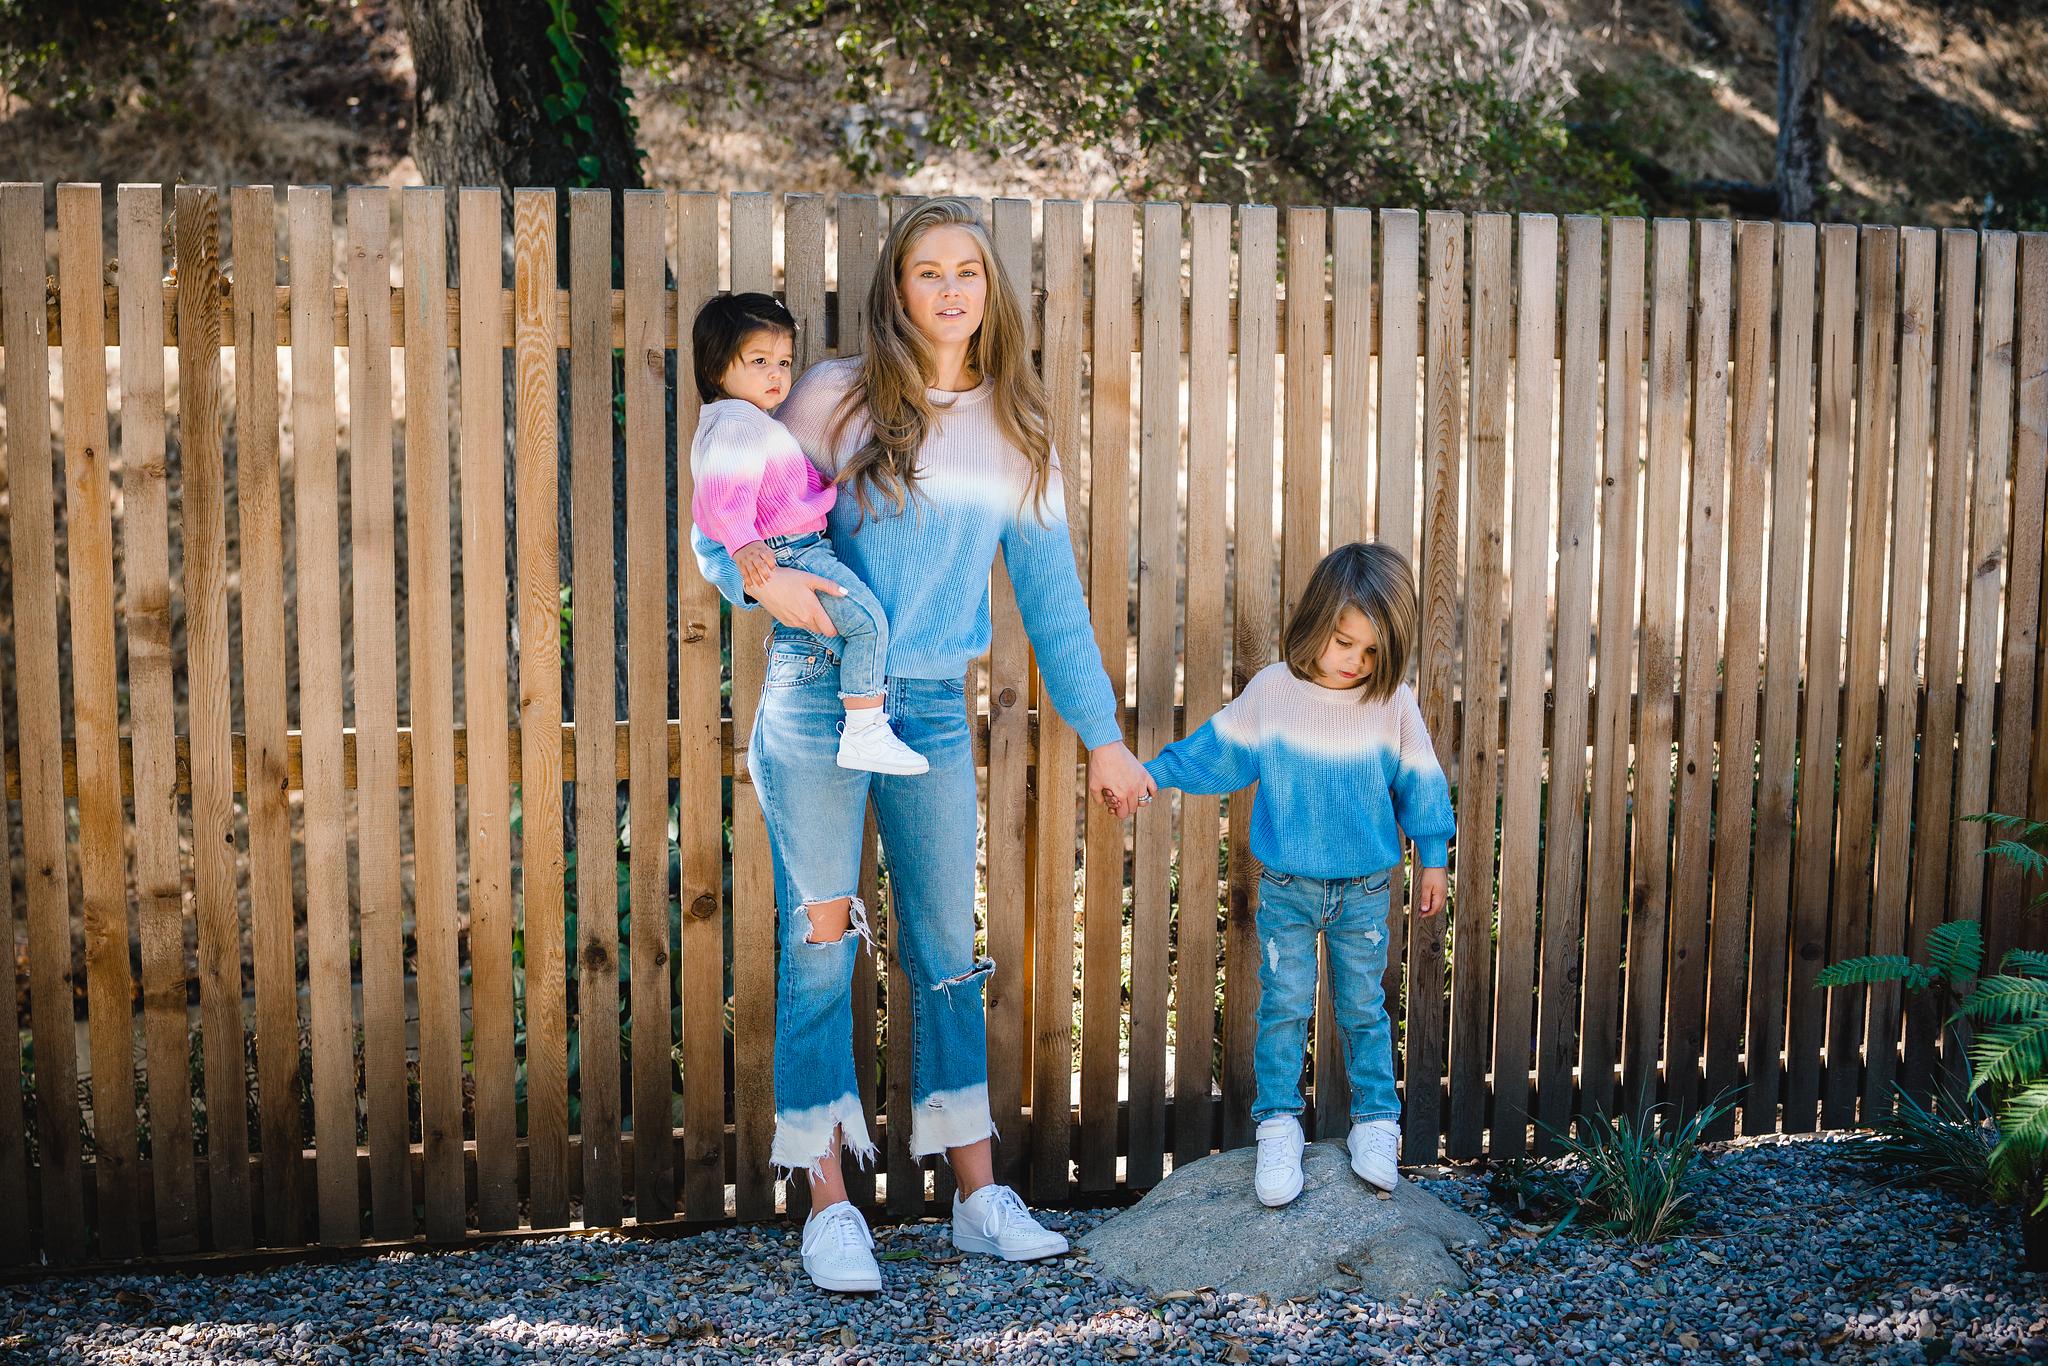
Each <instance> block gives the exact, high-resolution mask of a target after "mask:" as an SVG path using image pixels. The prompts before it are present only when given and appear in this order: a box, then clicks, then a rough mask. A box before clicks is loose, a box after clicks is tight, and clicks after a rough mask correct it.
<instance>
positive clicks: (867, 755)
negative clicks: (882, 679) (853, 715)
mask: <svg viewBox="0 0 2048 1366" xmlns="http://www.w3.org/2000/svg"><path fill="white" fill-rule="evenodd" d="M839 766H840V767H841V768H857V769H863V770H865V771H866V772H869V773H900V774H905V775H910V774H917V773H925V772H928V771H930V769H931V766H932V764H931V760H929V759H927V758H925V757H924V756H923V755H922V754H919V753H918V752H917V751H916V750H914V749H912V748H911V747H910V746H909V745H906V744H904V743H903V740H902V737H900V736H899V735H897V734H896V732H895V731H894V730H891V729H890V727H889V717H888V715H887V714H886V713H885V714H883V715H882V716H881V717H880V718H878V719H876V720H874V721H870V722H869V723H868V724H866V725H864V726H860V727H858V728H855V727H853V726H848V727H847V728H846V729H845V730H843V731H841V732H840V733H839Z"/></svg>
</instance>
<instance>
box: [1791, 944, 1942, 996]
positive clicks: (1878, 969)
mask: <svg viewBox="0 0 2048 1366" xmlns="http://www.w3.org/2000/svg"><path fill="white" fill-rule="evenodd" d="M1941 977H1942V974H1941V973H1939V972H1937V971H1935V970H1934V969H1933V968H1930V967H1926V966H1924V965H1922V964H1919V963H1916V962H1914V961H1913V960H1912V959H1910V958H1908V957H1906V956H1905V955H1904V954H1902V953H1881V954H1874V955H1872V956H1870V957H1867V958H1846V959H1844V960H1842V961H1841V962H1839V963H1830V964H1828V965H1827V966H1826V967H1824V968H1822V969H1821V970H1820V975H1819V976H1817V977H1816V978H1814V984H1815V985H1816V986H1822V987H1868V986H1876V985H1877V984H1879V983H1881V982H1903V983H1904V984H1905V985H1906V988H1907V990H1909V991H1922V990H1925V989H1926V988H1927V987H1930V986H1932V985H1934V983H1936V982H1938V981H1940V980H1941Z"/></svg>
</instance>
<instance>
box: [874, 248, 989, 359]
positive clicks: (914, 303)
mask: <svg viewBox="0 0 2048 1366" xmlns="http://www.w3.org/2000/svg"><path fill="white" fill-rule="evenodd" d="M896 285H897V290H898V292H899V293H900V294H901V295H902V297H903V311H904V312H905V313H906V314H907V315H909V318H910V322H911V325H912V326H913V327H915V328H916V329H917V330H918V331H919V332H921V333H923V334H924V337H925V340H926V341H928V342H930V343H932V345H934V346H948V345H964V344H966V342H967V341H968V340H970V339H971V338H972V337H973V336H974V334H975V332H976V330H977V329H979V328H980V327H981V318H982V313H983V310H984V309H985V308H986V307H987V305H988V267H987V264H986V263H985V262H984V261H983V260H982V259H981V243H980V242H979V241H977V240H976V239H975V236H974V234H973V233H971V232H969V231H968V230H967V229H965V228H962V227H957V226H955V225H953V224H950V223H949V224H944V225H942V226H940V227H936V228H928V229H926V230H925V232H924V233H923V234H921V235H920V236H919V237H918V239H917V240H916V241H915V242H912V243H911V244H910V252H909V254H908V255H907V256H906V257H905V259H904V262H903V273H902V274H901V275H900V276H899V277H898V278H897V281H896Z"/></svg>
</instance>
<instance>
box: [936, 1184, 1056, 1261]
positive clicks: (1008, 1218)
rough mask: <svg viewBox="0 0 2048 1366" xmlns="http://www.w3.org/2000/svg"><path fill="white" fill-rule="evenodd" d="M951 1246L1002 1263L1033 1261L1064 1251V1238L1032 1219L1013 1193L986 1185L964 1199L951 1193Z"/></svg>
mask: <svg viewBox="0 0 2048 1366" xmlns="http://www.w3.org/2000/svg"><path fill="white" fill-rule="evenodd" d="M953 1246H954V1247H957V1248H959V1249H960V1250H961V1251H962V1252H985V1253H987V1254H988V1255H989V1256H991V1257H1001V1258H1002V1259H1003V1260H1004V1261H1006V1262H1035V1261H1037V1260H1038V1259H1039V1258H1041V1257H1057V1256H1059V1255H1060V1254H1061V1253H1063V1252H1065V1251H1066V1250H1067V1240H1066V1236H1065V1235H1064V1234H1059V1233H1054V1232H1053V1231H1052V1230H1051V1229H1049V1228H1047V1227H1046V1226H1045V1225H1043V1224H1041V1223H1039V1222H1038V1220H1036V1219H1034V1218H1032V1216H1031V1211H1030V1210H1028V1209H1026V1208H1025V1207H1024V1202H1023V1201H1022V1200H1021V1199H1019V1198H1018V1196H1017V1192H1015V1191H1013V1190H1011V1189H1010V1188H1009V1187H1008V1186H998V1185H987V1186H983V1187H982V1188H981V1189H980V1190H978V1191H976V1192H975V1193H974V1194H972V1195H970V1196H968V1197H967V1198H966V1199H965V1200H962V1199H961V1198H960V1195H959V1193H958V1192H957V1191H956V1192H954V1195H953Z"/></svg>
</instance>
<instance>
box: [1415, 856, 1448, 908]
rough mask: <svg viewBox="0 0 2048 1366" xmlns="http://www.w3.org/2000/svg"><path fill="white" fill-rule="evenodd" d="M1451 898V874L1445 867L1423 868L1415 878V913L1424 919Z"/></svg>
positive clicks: (1442, 906)
mask: <svg viewBox="0 0 2048 1366" xmlns="http://www.w3.org/2000/svg"><path fill="white" fill-rule="evenodd" d="M1450 899H1451V874H1450V870H1449V869H1447V868H1424V869H1422V871H1421V872H1420V873H1419V874H1418V875H1417V877H1416V879H1415V913H1416V914H1417V915H1419V916H1421V917H1422V918H1423V919H1424V920H1427V919H1429V917H1431V916H1433V915H1435V914H1436V913H1437V912H1438V911H1440V910H1442V909H1443V908H1444V905H1445V903H1447V902H1448V901H1449V900H1450Z"/></svg>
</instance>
